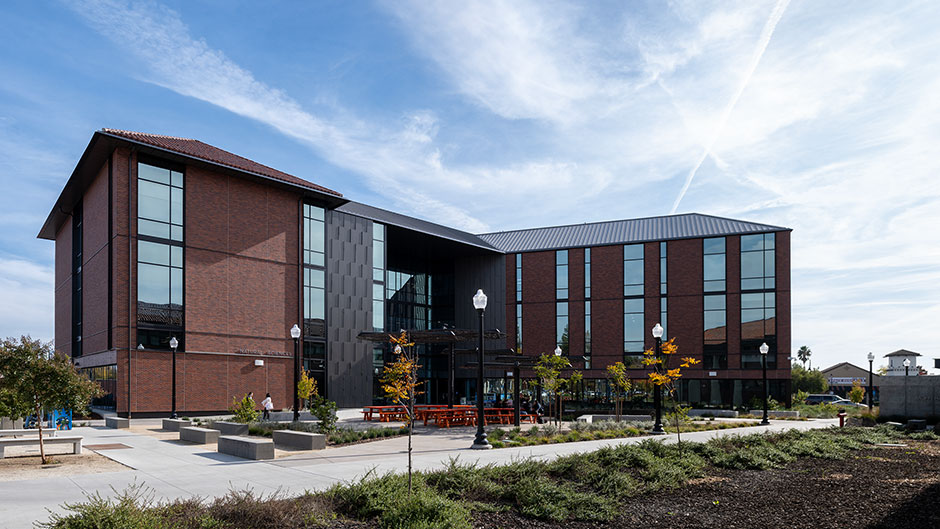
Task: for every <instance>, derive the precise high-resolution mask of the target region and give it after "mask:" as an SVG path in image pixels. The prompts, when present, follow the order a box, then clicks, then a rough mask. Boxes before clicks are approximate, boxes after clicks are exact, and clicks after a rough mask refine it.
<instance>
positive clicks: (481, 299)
mask: <svg viewBox="0 0 940 529" xmlns="http://www.w3.org/2000/svg"><path fill="white" fill-rule="evenodd" d="M473 307H474V308H475V309H477V313H478V314H479V315H480V342H479V347H478V348H477V352H478V356H477V358H478V360H477V436H476V438H475V439H474V440H473V445H472V446H471V447H470V448H474V449H477V450H486V449H487V448H493V445H491V444H490V442H489V441H488V440H487V439H486V431H485V430H484V429H483V421H484V411H483V362H484V360H483V313H484V312H485V311H486V294H484V293H483V289H482V288H481V289H479V290H477V293H476V294H475V295H474V296H473Z"/></svg>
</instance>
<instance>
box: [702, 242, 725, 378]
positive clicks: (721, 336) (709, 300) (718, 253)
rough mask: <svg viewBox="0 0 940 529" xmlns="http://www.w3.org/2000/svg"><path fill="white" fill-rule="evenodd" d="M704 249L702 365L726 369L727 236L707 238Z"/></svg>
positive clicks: (703, 366)
mask: <svg viewBox="0 0 940 529" xmlns="http://www.w3.org/2000/svg"><path fill="white" fill-rule="evenodd" d="M702 250H703V251H702V253H703V256H702V267H703V270H702V272H703V273H702V278H703V280H704V281H703V283H704V284H703V285H702V286H703V290H704V291H705V299H704V308H705V311H704V320H705V336H704V342H705V343H704V354H703V359H702V360H703V362H702V368H703V369H725V368H727V367H728V321H727V312H726V311H727V308H726V294H725V289H726V285H727V281H726V277H727V275H726V272H727V270H726V260H725V238H724V237H716V238H711V239H704V240H703V241H702Z"/></svg>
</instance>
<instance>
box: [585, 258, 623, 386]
mask: <svg viewBox="0 0 940 529" xmlns="http://www.w3.org/2000/svg"><path fill="white" fill-rule="evenodd" d="M622 360H623V246H622V245H615V246H598V247H594V248H591V367H592V369H593V370H592V371H591V372H589V373H587V374H586V375H585V376H588V377H590V378H598V377H601V376H603V375H602V374H601V373H602V372H603V369H604V367H606V366H608V365H610V364H613V363H614V362H619V361H622Z"/></svg>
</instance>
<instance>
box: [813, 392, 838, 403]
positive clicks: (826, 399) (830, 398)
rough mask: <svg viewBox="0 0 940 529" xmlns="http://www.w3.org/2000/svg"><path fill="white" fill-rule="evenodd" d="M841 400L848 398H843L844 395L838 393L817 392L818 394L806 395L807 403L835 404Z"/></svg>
mask: <svg viewBox="0 0 940 529" xmlns="http://www.w3.org/2000/svg"><path fill="white" fill-rule="evenodd" d="M840 400H846V399H843V398H842V397H840V396H838V395H829V394H821V393H816V394H813V395H810V396H808V397H806V403H807V404H822V403H827V404H833V403H835V402H836V401H840Z"/></svg>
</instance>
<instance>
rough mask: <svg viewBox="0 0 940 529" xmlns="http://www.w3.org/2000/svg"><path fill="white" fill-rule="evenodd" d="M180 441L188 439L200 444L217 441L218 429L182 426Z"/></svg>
mask: <svg viewBox="0 0 940 529" xmlns="http://www.w3.org/2000/svg"><path fill="white" fill-rule="evenodd" d="M180 441H189V442H190V443H198V444H201V445H205V444H209V443H217V442H219V431H218V430H213V429H212V428H199V427H197V426H184V427H182V428H180Z"/></svg>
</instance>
